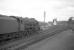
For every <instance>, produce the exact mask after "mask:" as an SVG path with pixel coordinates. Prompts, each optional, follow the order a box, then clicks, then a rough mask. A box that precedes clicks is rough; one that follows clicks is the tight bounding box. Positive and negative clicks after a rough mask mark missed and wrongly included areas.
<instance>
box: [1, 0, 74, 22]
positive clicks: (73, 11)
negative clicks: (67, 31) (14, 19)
mask: <svg viewBox="0 0 74 50" xmlns="http://www.w3.org/2000/svg"><path fill="white" fill-rule="evenodd" d="M44 11H45V12H46V22H48V21H52V20H53V19H54V18H57V20H60V21H61V20H67V19H68V18H69V17H71V16H74V0H0V14H4V15H14V16H20V17H21V16H22V17H23V18H24V17H29V18H35V19H36V20H38V21H43V20H44V17H43V16H44Z"/></svg>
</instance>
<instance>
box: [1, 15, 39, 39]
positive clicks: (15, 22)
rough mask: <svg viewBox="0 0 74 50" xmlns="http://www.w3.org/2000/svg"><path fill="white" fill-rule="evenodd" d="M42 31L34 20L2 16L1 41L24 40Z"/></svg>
mask: <svg viewBox="0 0 74 50" xmlns="http://www.w3.org/2000/svg"><path fill="white" fill-rule="evenodd" d="M39 30H40V26H39V22H38V21H37V20H35V19H34V18H21V17H15V16H6V15H0V40H4V39H12V38H22V37H24V36H27V35H30V34H34V33H35V32H38V31H39Z"/></svg>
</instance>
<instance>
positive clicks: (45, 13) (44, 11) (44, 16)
mask: <svg viewBox="0 0 74 50" xmlns="http://www.w3.org/2000/svg"><path fill="white" fill-rule="evenodd" d="M45 18H46V12H45V11H44V23H45Z"/></svg>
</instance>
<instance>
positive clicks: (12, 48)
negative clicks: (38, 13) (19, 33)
mask: <svg viewBox="0 0 74 50" xmlns="http://www.w3.org/2000/svg"><path fill="white" fill-rule="evenodd" d="M65 30H68V27H67V26H66V25H60V26H53V27H51V28H49V29H48V30H45V31H41V32H40V34H39V35H37V36H34V37H31V38H29V39H26V40H25V39H22V40H19V41H15V42H12V43H10V44H7V45H4V46H2V47H0V50H22V49H23V48H26V47H28V46H29V45H32V44H34V43H36V42H38V41H40V40H43V39H45V38H48V37H51V36H53V35H55V34H59V33H60V32H62V31H65Z"/></svg>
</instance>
